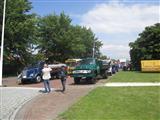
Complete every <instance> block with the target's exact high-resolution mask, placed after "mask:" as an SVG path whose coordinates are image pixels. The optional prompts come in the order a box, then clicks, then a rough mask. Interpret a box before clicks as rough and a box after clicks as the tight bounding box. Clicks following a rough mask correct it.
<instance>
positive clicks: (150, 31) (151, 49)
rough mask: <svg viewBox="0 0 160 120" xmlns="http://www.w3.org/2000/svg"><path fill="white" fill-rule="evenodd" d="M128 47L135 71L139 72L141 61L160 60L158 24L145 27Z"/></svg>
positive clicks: (159, 26) (159, 24)
mask: <svg viewBox="0 0 160 120" xmlns="http://www.w3.org/2000/svg"><path fill="white" fill-rule="evenodd" d="M129 46H130V48H131V50H130V57H131V61H132V64H133V67H134V68H135V69H136V70H140V61H141V60H156V59H160V23H157V24H155V25H153V26H149V27H146V28H145V30H144V31H143V32H142V33H140V34H139V38H137V40H136V41H135V42H131V43H130V44H129Z"/></svg>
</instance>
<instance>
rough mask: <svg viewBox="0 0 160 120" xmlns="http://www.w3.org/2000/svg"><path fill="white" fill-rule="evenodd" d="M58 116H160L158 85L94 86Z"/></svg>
mask: <svg viewBox="0 0 160 120" xmlns="http://www.w3.org/2000/svg"><path fill="white" fill-rule="evenodd" d="M120 74H124V73H123V72H121V73H120ZM120 74H119V75H120ZM125 74H126V73H125ZM132 74H133V75H134V74H135V73H130V76H132ZM138 74H139V73H138ZM59 118H60V119H62V120H63V119H64V120H160V87H124V88H121V87H120V88H115V87H114V88H107V87H98V88H96V89H94V90H93V91H91V92H90V93H89V94H88V95H87V96H85V97H83V98H82V99H81V100H80V101H78V102H77V103H76V104H74V105H73V106H72V107H71V108H69V110H68V111H66V112H64V113H63V114H61V115H60V117H59Z"/></svg>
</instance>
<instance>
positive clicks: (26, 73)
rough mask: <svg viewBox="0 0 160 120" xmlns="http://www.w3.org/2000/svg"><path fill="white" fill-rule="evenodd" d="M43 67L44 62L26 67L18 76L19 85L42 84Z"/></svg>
mask: <svg viewBox="0 0 160 120" xmlns="http://www.w3.org/2000/svg"><path fill="white" fill-rule="evenodd" d="M43 65H44V62H42V61H41V62H38V63H36V64H32V65H30V66H28V67H25V68H24V69H23V70H22V72H21V73H20V74H19V75H18V83H19V84H23V83H26V82H37V83H38V82H41V81H42V69H43Z"/></svg>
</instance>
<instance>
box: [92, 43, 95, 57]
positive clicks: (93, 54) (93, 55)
mask: <svg viewBox="0 0 160 120" xmlns="http://www.w3.org/2000/svg"><path fill="white" fill-rule="evenodd" d="M94 57H95V41H94V42H93V53H92V58H94Z"/></svg>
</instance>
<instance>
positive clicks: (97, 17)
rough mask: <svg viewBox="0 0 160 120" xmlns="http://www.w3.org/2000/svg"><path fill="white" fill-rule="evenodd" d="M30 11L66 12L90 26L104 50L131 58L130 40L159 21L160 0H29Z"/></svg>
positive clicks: (109, 55)
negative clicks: (30, 3)
mask: <svg viewBox="0 0 160 120" xmlns="http://www.w3.org/2000/svg"><path fill="white" fill-rule="evenodd" d="M30 1H31V2H32V6H33V9H32V10H31V12H34V13H37V14H38V15H41V16H45V15H48V14H52V13H54V12H55V13H56V14H59V13H61V12H62V11H64V12H65V13H66V14H67V15H69V16H70V17H71V19H72V24H78V25H82V26H86V27H90V28H91V29H92V30H93V32H94V33H95V35H96V36H97V37H98V38H99V40H101V41H102V43H103V47H102V48H101V52H102V53H103V54H104V55H107V56H108V57H111V58H115V59H122V58H127V59H129V46H128V44H129V42H133V41H135V40H136V39H137V37H138V34H139V33H140V32H142V31H143V30H144V28H145V27H146V26H150V25H153V24H155V23H157V22H160V3H159V1H158V0H136V1H133V0H108V1H107V0H79V1H78V0H77V1H75V0H30Z"/></svg>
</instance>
